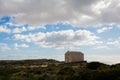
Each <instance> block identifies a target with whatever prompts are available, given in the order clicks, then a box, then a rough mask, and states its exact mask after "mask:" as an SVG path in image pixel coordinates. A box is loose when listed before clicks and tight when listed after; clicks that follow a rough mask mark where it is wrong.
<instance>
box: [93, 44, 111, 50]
mask: <svg viewBox="0 0 120 80" xmlns="http://www.w3.org/2000/svg"><path fill="white" fill-rule="evenodd" d="M94 49H110V48H109V47H108V46H107V45H98V46H95V48H94Z"/></svg>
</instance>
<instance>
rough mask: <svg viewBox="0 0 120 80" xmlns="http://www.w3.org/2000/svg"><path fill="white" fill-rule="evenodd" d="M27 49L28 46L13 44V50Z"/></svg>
mask: <svg viewBox="0 0 120 80" xmlns="http://www.w3.org/2000/svg"><path fill="white" fill-rule="evenodd" d="M28 47H29V45H27V44H18V43H15V44H14V48H15V49H19V48H28Z"/></svg>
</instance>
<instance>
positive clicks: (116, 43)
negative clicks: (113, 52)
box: [107, 39, 120, 48]
mask: <svg viewBox="0 0 120 80" xmlns="http://www.w3.org/2000/svg"><path fill="white" fill-rule="evenodd" d="M107 45H111V46H112V47H113V46H114V47H117V48H120V39H118V40H115V41H110V42H107Z"/></svg>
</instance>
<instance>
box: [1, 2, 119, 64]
mask: <svg viewBox="0 0 120 80" xmlns="http://www.w3.org/2000/svg"><path fill="white" fill-rule="evenodd" d="M0 1H1V2H0V11H1V12H0V60H21V59H41V58H47V59H56V60H60V61H63V60H64V53H65V52H66V51H67V50H75V51H81V52H83V53H84V54H85V60H87V61H88V62H90V61H101V62H104V63H108V64H113V63H119V61H120V25H119V24H120V20H119V19H120V18H119V17H120V15H119V13H120V12H119V8H120V6H119V2H120V0H116V1H112V0H106V1H104V0H91V1H90V0H69V1H65V0H56V1H55V0H51V1H49V0H34V1H32V0H28V1H26V0H6V1H5V0H0ZM48 3H49V4H48ZM78 3H79V4H78ZM52 4H55V5H54V6H53V5H52ZM32 5H36V6H32ZM101 5H102V7H101ZM55 6H56V7H55Z"/></svg>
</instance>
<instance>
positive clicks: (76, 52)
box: [65, 51, 83, 54]
mask: <svg viewBox="0 0 120 80" xmlns="http://www.w3.org/2000/svg"><path fill="white" fill-rule="evenodd" d="M65 54H83V53H82V52H80V51H67V52H66V53H65Z"/></svg>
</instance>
